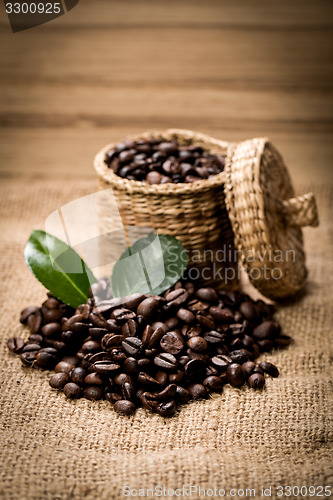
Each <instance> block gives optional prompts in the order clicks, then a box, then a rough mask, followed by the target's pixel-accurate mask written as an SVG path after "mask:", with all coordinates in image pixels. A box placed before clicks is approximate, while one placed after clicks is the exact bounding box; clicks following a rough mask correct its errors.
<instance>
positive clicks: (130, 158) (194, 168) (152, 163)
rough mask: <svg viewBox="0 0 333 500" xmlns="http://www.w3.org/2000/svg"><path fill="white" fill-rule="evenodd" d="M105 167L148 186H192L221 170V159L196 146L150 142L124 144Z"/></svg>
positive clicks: (111, 153) (106, 160) (168, 142)
mask: <svg viewBox="0 0 333 500" xmlns="http://www.w3.org/2000/svg"><path fill="white" fill-rule="evenodd" d="M105 163H106V164H107V166H108V167H109V168H110V169H112V170H113V172H114V173H115V174H117V175H119V176H120V177H123V178H126V179H129V180H136V181H144V182H146V183H148V184H166V183H168V182H174V183H180V182H195V181H199V180H201V179H208V178H210V177H212V176H214V175H216V174H219V173H220V172H222V171H223V169H224V158H223V157H222V156H219V155H214V154H211V153H209V152H207V151H205V150H204V149H203V148H202V147H201V146H199V145H195V144H192V145H188V146H180V145H179V144H178V142H177V141H164V140H157V139H150V140H148V141H143V140H139V141H125V142H122V143H121V144H118V145H117V146H116V147H115V148H114V149H112V150H110V151H109V152H108V153H107V154H106V158H105Z"/></svg>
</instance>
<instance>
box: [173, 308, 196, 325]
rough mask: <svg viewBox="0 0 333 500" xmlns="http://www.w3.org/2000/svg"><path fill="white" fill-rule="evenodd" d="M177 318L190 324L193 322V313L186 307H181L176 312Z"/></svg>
mask: <svg viewBox="0 0 333 500" xmlns="http://www.w3.org/2000/svg"><path fill="white" fill-rule="evenodd" d="M177 318H179V319H180V320H181V321H184V323H187V324H192V323H194V322H195V316H194V314H193V313H192V312H191V311H189V310H188V309H184V308H181V309H179V310H178V312H177Z"/></svg>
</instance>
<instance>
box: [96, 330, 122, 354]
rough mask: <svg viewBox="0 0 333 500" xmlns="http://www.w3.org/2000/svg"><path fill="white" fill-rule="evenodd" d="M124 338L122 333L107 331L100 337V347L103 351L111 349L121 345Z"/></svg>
mask: <svg viewBox="0 0 333 500" xmlns="http://www.w3.org/2000/svg"><path fill="white" fill-rule="evenodd" d="M123 340H125V337H124V336H123V335H118V334H116V333H107V334H106V335H104V337H103V338H102V342H101V345H102V348H103V349H104V350H105V351H111V349H113V348H114V347H118V346H121V343H122V341H123Z"/></svg>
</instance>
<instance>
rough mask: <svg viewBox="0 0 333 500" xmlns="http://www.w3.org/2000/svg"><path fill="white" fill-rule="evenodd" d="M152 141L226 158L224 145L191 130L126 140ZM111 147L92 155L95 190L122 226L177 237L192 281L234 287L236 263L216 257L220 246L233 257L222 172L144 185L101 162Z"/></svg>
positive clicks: (105, 219)
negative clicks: (106, 193)
mask: <svg viewBox="0 0 333 500" xmlns="http://www.w3.org/2000/svg"><path fill="white" fill-rule="evenodd" d="M152 138H156V139H165V140H170V141H171V140H177V141H178V143H179V144H180V145H188V144H192V143H195V144H198V145H200V146H202V147H203V148H204V149H205V150H209V151H210V152H212V153H216V154H219V155H220V156H223V157H224V158H225V157H226V155H227V149H228V143H226V142H223V141H219V140H216V139H213V138H211V137H208V136H206V135H204V134H199V133H194V132H191V131H180V130H167V131H165V132H156V131H153V132H146V133H143V134H140V135H137V136H131V139H134V140H138V139H152ZM112 147H114V144H109V145H107V146H105V147H104V148H103V149H102V150H101V151H100V152H99V153H98V154H97V156H96V157H95V162H94V166H95V168H96V170H97V173H98V175H99V178H100V180H101V187H102V188H103V189H105V188H112V189H113V193H114V196H115V199H116V201H117V205H118V209H119V213H120V216H121V219H122V223H123V225H124V227H128V226H132V227H133V226H144V227H145V226H146V227H153V228H154V229H156V230H157V231H158V232H159V233H160V234H169V235H171V236H174V237H177V238H178V239H179V240H180V241H181V242H182V244H183V245H184V247H185V248H186V249H187V250H188V252H189V257H190V263H189V269H190V271H189V272H190V273H191V272H192V275H191V274H190V275H191V276H192V277H193V278H194V279H198V281H202V280H200V277H199V276H201V273H202V272H203V273H204V277H205V278H206V279H207V281H206V282H207V283H214V284H218V285H224V286H229V287H235V286H237V283H236V281H237V279H235V276H237V270H236V269H235V270H234V272H231V269H233V268H235V267H237V262H226V261H224V254H222V253H221V249H222V247H225V253H229V255H230V254H232V255H233V249H234V235H233V232H232V228H231V224H230V220H229V217H228V212H227V210H226V206H225V199H224V190H223V185H224V182H225V174H224V172H221V173H220V174H218V175H216V176H214V177H211V178H210V179H207V180H202V181H197V182H194V183H188V184H183V183H181V184H173V183H167V184H158V185H149V184H146V183H144V182H140V181H134V180H128V179H122V178H121V177H119V176H118V175H115V174H114V173H113V172H112V170H111V169H109V168H108V167H107V166H106V164H105V163H104V160H105V155H106V153H107V152H108V151H109V150H110V149H111V148H112ZM101 212H102V213H101V220H102V224H103V226H104V230H106V232H107V231H108V230H111V224H110V220H108V209H107V208H104V209H103V210H102V211H101ZM109 213H110V212H109ZM215 256H217V258H218V262H217V261H216V259H215V258H214V257H215ZM221 261H222V262H221ZM221 277H222V280H221ZM229 277H230V278H229Z"/></svg>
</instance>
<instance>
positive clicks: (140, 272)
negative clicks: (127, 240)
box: [111, 233, 188, 297]
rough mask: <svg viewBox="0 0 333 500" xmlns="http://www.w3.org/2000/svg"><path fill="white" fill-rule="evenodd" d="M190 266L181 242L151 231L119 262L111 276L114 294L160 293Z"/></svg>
mask: <svg viewBox="0 0 333 500" xmlns="http://www.w3.org/2000/svg"><path fill="white" fill-rule="evenodd" d="M187 265H188V255H187V251H186V250H185V248H184V247H183V245H182V244H181V243H180V241H178V240H177V239H176V238H173V237H172V236H166V235H156V234H155V233H151V234H150V235H149V236H146V237H145V238H141V239H140V240H138V241H136V242H135V243H134V245H132V246H131V247H129V248H128V249H127V250H125V252H123V254H122V255H121V256H120V259H119V260H118V261H117V262H116V263H115V265H114V267H113V271H112V276H111V285H112V292H113V295H114V296H115V297H125V296H126V295H130V294H132V293H135V292H140V293H153V294H156V295H159V294H161V293H163V292H164V291H165V290H167V289H168V288H170V287H171V286H173V285H174V284H175V283H176V282H177V281H178V280H179V278H181V276H182V275H183V273H184V271H185V269H186V268H187Z"/></svg>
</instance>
